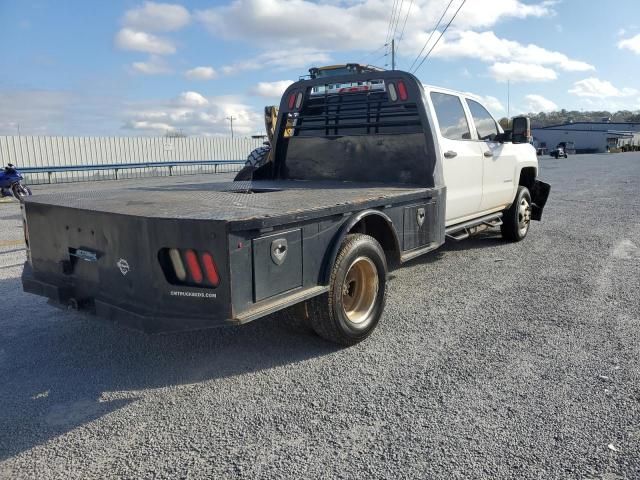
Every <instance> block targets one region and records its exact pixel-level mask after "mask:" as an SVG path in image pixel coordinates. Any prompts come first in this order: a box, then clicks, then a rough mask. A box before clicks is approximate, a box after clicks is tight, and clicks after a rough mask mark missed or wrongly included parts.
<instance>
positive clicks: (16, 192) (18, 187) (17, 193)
mask: <svg viewBox="0 0 640 480" xmlns="http://www.w3.org/2000/svg"><path fill="white" fill-rule="evenodd" d="M11 193H13V196H14V197H15V198H16V199H17V200H18V201H19V202H20V203H22V202H24V197H28V196H30V195H31V189H30V188H29V187H25V186H24V185H22V184H21V183H14V184H13V185H11Z"/></svg>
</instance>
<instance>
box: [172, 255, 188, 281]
mask: <svg viewBox="0 0 640 480" xmlns="http://www.w3.org/2000/svg"><path fill="white" fill-rule="evenodd" d="M169 258H170V259H171V266H172V267H173V272H174V273H175V274H176V278H177V279H178V280H180V281H181V282H184V281H186V280H187V271H186V270H185V268H184V263H182V257H181V256H180V250H178V249H177V248H172V249H171V250H169Z"/></svg>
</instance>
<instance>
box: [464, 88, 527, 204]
mask: <svg viewBox="0 0 640 480" xmlns="http://www.w3.org/2000/svg"><path fill="white" fill-rule="evenodd" d="M466 101H467V105H468V107H469V112H470V113H471V120H472V123H473V128H474V129H475V131H476V133H477V136H478V140H479V141H478V145H480V149H481V150H482V162H483V185H482V201H481V203H480V210H481V211H487V210H493V209H496V208H501V207H506V206H508V205H509V204H511V202H512V201H513V196H514V182H515V180H514V175H515V165H516V161H517V158H516V154H517V152H516V149H517V147H518V146H517V145H513V144H512V143H500V142H496V141H494V139H495V138H496V135H498V133H499V129H498V125H497V123H496V121H495V120H494V118H493V117H492V116H491V114H490V113H489V112H488V111H487V109H486V108H484V107H483V106H482V105H481V104H480V103H478V102H476V101H475V100H472V99H470V98H467V99H466Z"/></svg>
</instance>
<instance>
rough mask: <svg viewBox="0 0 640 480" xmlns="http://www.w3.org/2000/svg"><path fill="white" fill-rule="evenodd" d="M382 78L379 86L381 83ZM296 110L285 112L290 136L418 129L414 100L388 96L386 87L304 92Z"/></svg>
mask: <svg viewBox="0 0 640 480" xmlns="http://www.w3.org/2000/svg"><path fill="white" fill-rule="evenodd" d="M384 85H385V84H384V82H383V83H382V86H383V87H384ZM304 97H305V102H304V104H303V106H302V108H301V110H300V111H299V112H295V113H288V114H287V115H288V122H287V126H288V127H290V128H291V129H292V132H293V136H305V137H309V136H311V137H317V136H343V135H372V134H373V135H375V134H388V133H420V132H422V127H421V121H420V115H419V112H418V107H417V105H416V103H415V102H407V101H400V100H399V99H398V98H397V95H396V100H395V101H394V100H392V99H391V98H389V97H390V96H389V93H388V92H387V89H386V88H382V89H375V90H369V89H365V88H362V89H360V90H359V91H353V90H352V89H350V91H348V92H345V93H330V92H329V88H328V85H326V86H325V89H324V94H310V92H309V91H307V94H306V95H304Z"/></svg>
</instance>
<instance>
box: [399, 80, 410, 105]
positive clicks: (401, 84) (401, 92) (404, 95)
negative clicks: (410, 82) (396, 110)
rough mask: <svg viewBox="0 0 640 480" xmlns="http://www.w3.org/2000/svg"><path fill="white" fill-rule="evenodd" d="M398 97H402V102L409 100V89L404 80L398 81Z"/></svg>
mask: <svg viewBox="0 0 640 480" xmlns="http://www.w3.org/2000/svg"><path fill="white" fill-rule="evenodd" d="M398 95H399V96H400V100H406V99H407V98H409V95H407V87H406V85H405V84H404V82H403V81H402V80H398Z"/></svg>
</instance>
